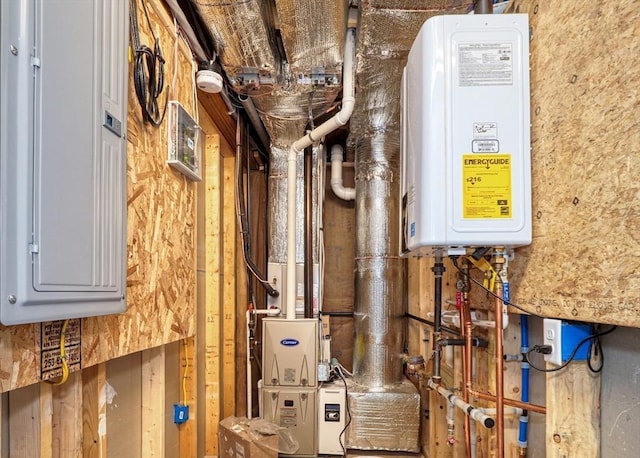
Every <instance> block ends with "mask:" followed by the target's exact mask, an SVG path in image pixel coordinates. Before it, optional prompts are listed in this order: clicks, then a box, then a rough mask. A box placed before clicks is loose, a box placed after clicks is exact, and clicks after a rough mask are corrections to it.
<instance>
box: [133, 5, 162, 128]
mask: <svg viewBox="0 0 640 458" xmlns="http://www.w3.org/2000/svg"><path fill="white" fill-rule="evenodd" d="M142 9H143V11H144V14H145V16H146V19H147V24H148V26H149V30H150V32H151V36H152V37H153V42H154V44H153V49H151V48H149V47H148V46H146V45H143V44H141V43H140V28H139V24H138V9H137V1H136V0H132V1H131V3H130V23H131V47H132V49H133V85H134V88H135V91H136V97H137V98H138V102H139V103H140V108H141V110H142V119H143V121H144V122H145V123H147V122H148V123H150V124H151V125H153V126H155V127H158V126H160V124H162V121H163V119H164V116H165V114H166V112H167V102H168V101H169V95H168V94H167V96H166V98H165V102H164V107H163V108H162V110H161V109H160V107H159V106H158V99H159V98H160V94H162V91H163V90H164V64H165V60H164V57H163V56H162V49H161V48H160V40H159V39H158V37H156V35H155V33H154V32H153V27H152V26H151V20H150V19H149V12H148V11H147V7H146V5H145V2H144V0H142Z"/></svg>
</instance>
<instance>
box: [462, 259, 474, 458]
mask: <svg viewBox="0 0 640 458" xmlns="http://www.w3.org/2000/svg"><path fill="white" fill-rule="evenodd" d="M461 281H462V304H461V307H460V332H461V333H462V337H463V338H464V340H465V344H464V349H463V351H462V375H463V377H464V390H463V391H462V394H463V399H464V401H465V402H469V397H470V394H469V390H471V389H472V388H473V353H472V351H473V342H472V340H473V335H472V323H471V307H470V305H469V286H470V282H469V261H468V260H467V258H464V260H463V262H462V278H461ZM464 441H465V447H466V453H467V456H471V455H472V452H471V447H472V444H471V419H470V418H469V417H468V416H467V415H465V418H464Z"/></svg>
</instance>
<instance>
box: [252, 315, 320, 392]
mask: <svg viewBox="0 0 640 458" xmlns="http://www.w3.org/2000/svg"><path fill="white" fill-rule="evenodd" d="M262 340H263V345H262V348H263V350H262V382H263V383H264V386H265V387H269V386H281V387H285V386H286V387H315V386H317V383H318V379H317V362H318V320H315V319H295V320H286V319H284V318H263V319H262Z"/></svg>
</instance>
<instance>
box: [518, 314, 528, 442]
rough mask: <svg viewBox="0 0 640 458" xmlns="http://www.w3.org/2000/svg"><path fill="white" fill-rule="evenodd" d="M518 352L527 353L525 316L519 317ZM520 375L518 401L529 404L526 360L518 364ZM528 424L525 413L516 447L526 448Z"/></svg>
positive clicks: (522, 417)
mask: <svg viewBox="0 0 640 458" xmlns="http://www.w3.org/2000/svg"><path fill="white" fill-rule="evenodd" d="M520 342H521V343H520V345H521V348H520V351H521V352H522V355H523V356H524V355H526V354H527V352H528V351H529V320H528V318H527V315H520ZM520 373H521V378H522V381H521V385H522V386H521V391H520V393H521V394H520V400H521V401H522V402H529V363H528V362H527V361H526V359H523V360H522V363H520ZM528 423H529V417H528V416H527V413H526V411H525V413H523V414H522V415H521V416H520V423H519V428H518V446H519V447H523V448H526V447H527V424H528Z"/></svg>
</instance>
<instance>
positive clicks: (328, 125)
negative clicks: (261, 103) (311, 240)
mask: <svg viewBox="0 0 640 458" xmlns="http://www.w3.org/2000/svg"><path fill="white" fill-rule="evenodd" d="M354 32H355V31H354V30H353V29H349V30H348V31H347V36H346V40H345V44H344V62H343V66H342V94H343V96H342V109H341V110H340V111H339V112H338V113H336V114H335V115H334V116H333V117H332V118H331V119H329V120H327V121H326V122H324V123H323V124H321V125H319V126H318V127H316V128H315V129H313V130H312V131H311V132H309V133H308V134H307V135H305V136H304V137H302V138H300V139H298V140H296V141H295V142H293V144H292V145H291V149H290V150H289V156H288V158H287V296H286V300H287V302H286V307H287V309H286V310H287V313H286V318H287V319H288V320H293V319H295V317H296V194H297V185H296V180H297V161H298V154H301V153H303V152H304V149H305V148H306V147H308V146H311V145H312V144H313V143H314V142H316V141H318V140H320V139H321V138H323V137H325V136H326V135H327V134H329V133H331V132H333V131H334V130H336V129H337V128H339V127H342V126H344V125H345V124H346V123H347V122H348V121H349V118H350V117H351V113H353V106H354V105H355V101H356V99H355V97H354V96H353V94H354V84H353V51H354V48H355V33H354Z"/></svg>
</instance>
